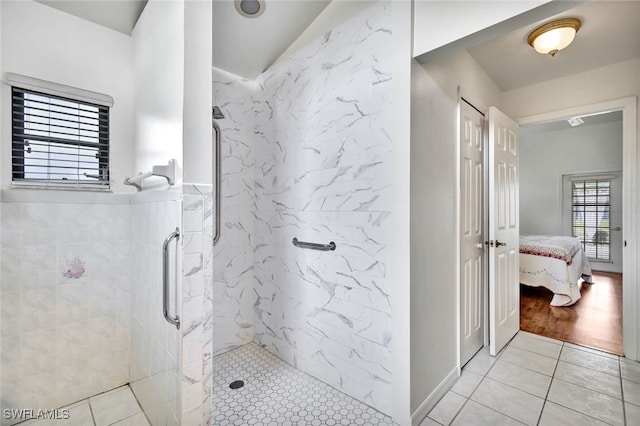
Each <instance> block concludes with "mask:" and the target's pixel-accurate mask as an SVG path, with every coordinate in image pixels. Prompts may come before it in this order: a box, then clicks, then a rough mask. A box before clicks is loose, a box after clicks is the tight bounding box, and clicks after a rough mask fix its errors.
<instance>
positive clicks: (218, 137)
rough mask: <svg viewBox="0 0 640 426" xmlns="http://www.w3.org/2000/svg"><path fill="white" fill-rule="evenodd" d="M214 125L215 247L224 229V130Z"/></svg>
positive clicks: (216, 124) (214, 123)
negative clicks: (222, 193) (222, 194)
mask: <svg viewBox="0 0 640 426" xmlns="http://www.w3.org/2000/svg"><path fill="white" fill-rule="evenodd" d="M212 123H213V130H214V131H215V132H214V133H215V134H216V143H215V148H214V149H215V154H216V161H215V167H216V170H215V175H216V176H215V181H216V183H215V191H216V233H215V234H214V236H213V245H214V246H215V245H216V244H218V241H220V232H221V228H222V225H221V224H222V196H221V190H220V188H221V187H222V136H221V133H222V130H220V126H218V123H216V122H215V121H212Z"/></svg>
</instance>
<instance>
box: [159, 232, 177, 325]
mask: <svg viewBox="0 0 640 426" xmlns="http://www.w3.org/2000/svg"><path fill="white" fill-rule="evenodd" d="M173 239H175V240H176V241H178V240H180V228H176V230H175V231H174V232H172V233H171V234H169V236H168V237H167V238H165V240H164V243H162V304H163V308H164V309H163V315H164V319H166V320H167V322H168V323H169V324H173V325H175V326H176V328H177V329H178V330H180V317H179V316H178V315H176V316H175V317H172V316H171V314H170V313H169V243H170V242H171V240H173Z"/></svg>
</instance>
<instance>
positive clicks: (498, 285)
mask: <svg viewBox="0 0 640 426" xmlns="http://www.w3.org/2000/svg"><path fill="white" fill-rule="evenodd" d="M488 150H489V164H488V166H489V185H488V188H489V341H490V347H489V352H490V353H491V355H496V354H497V353H498V352H500V350H501V349H502V348H503V347H504V346H505V345H506V344H507V343H508V342H509V340H511V338H512V337H513V336H514V335H515V334H516V333H517V332H518V330H519V328H520V284H519V269H518V268H519V265H518V253H519V217H518V216H519V201H518V173H519V167H518V154H519V152H518V150H519V146H518V125H517V124H516V123H515V122H514V121H513V120H511V119H510V118H509V117H507V116H506V115H504V114H503V113H502V112H500V111H499V110H498V109H497V108H495V107H490V108H489V143H488Z"/></svg>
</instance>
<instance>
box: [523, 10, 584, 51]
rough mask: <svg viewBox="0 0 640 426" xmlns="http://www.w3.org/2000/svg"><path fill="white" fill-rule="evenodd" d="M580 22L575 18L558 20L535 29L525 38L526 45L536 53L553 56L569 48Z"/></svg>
mask: <svg viewBox="0 0 640 426" xmlns="http://www.w3.org/2000/svg"><path fill="white" fill-rule="evenodd" d="M580 24H581V22H580V20H579V19H576V18H565V19H558V20H557V21H553V22H549V23H547V24H544V25H543V26H541V27H538V28H536V29H535V30H533V31H532V32H531V34H529V37H527V43H529V45H530V46H531V47H533V48H534V49H535V50H536V52H538V53H542V54H544V55H547V54H549V55H551V56H555V55H556V53H558V52H559V51H561V50H562V49H564V48H565V47H567V46H569V45H570V44H571V42H572V41H573V39H574V37H575V36H576V33H577V32H578V30H579V29H580Z"/></svg>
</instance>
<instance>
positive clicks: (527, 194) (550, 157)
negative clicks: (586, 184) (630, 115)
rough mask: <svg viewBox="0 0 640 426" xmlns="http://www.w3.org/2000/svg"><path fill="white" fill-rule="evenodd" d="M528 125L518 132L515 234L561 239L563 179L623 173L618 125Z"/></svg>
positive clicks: (618, 123) (620, 126)
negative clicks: (560, 127)
mask: <svg viewBox="0 0 640 426" xmlns="http://www.w3.org/2000/svg"><path fill="white" fill-rule="evenodd" d="M539 126H544V125H538V126H533V127H539ZM533 127H523V128H521V129H520V233H521V234H542V235H563V234H564V233H565V231H564V230H563V229H562V199H561V193H562V188H561V185H562V175H563V174H572V173H589V172H590V171H596V172H597V171H603V170H608V171H620V170H622V121H617V122H610V123H600V124H592V125H582V126H578V127H574V128H567V129H563V130H555V131H536V130H535V129H534V128H533ZM567 127H568V125H567Z"/></svg>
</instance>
